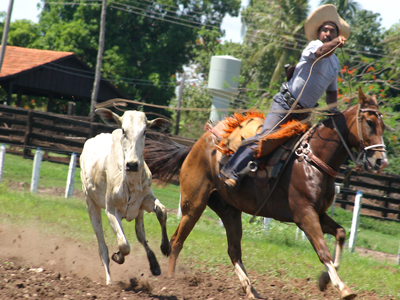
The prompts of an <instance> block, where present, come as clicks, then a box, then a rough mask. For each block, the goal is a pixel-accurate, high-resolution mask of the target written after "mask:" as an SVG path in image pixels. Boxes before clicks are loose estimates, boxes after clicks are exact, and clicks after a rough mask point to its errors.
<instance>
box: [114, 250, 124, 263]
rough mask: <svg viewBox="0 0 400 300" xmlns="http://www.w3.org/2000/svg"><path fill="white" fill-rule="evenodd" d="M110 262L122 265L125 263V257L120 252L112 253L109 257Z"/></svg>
mask: <svg viewBox="0 0 400 300" xmlns="http://www.w3.org/2000/svg"><path fill="white" fill-rule="evenodd" d="M111 258H112V260H113V261H115V262H116V263H117V264H120V265H122V264H123V263H124V262H125V257H124V256H122V255H121V252H118V253H114V254H113V255H112V256H111Z"/></svg>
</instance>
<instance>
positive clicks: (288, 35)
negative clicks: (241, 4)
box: [243, 0, 309, 87]
mask: <svg viewBox="0 0 400 300" xmlns="http://www.w3.org/2000/svg"><path fill="white" fill-rule="evenodd" d="M251 5H252V6H253V8H252V9H250V10H248V11H247V14H246V15H245V16H244V18H243V23H245V25H246V26H247V35H246V39H247V41H248V42H249V43H263V44H264V43H265V45H264V46H262V47H261V48H259V50H258V51H256V52H255V54H254V55H253V57H252V59H251V62H252V63H255V62H257V61H259V60H260V59H261V58H265V55H266V54H267V53H268V54H269V55H268V56H269V57H271V55H272V56H273V59H272V61H271V63H273V64H276V65H275V69H274V71H273V73H272V76H271V79H270V87H272V84H273V83H276V82H278V81H279V77H281V76H282V74H283V73H284V72H283V65H284V64H285V63H287V62H288V60H289V58H290V57H291V58H292V59H293V57H296V59H297V58H298V57H299V53H301V52H300V51H301V50H302V49H303V48H304V45H305V44H306V43H307V40H306V39H305V36H304V29H303V25H304V21H305V19H306V17H307V14H308V11H309V4H308V0H268V1H265V0H264V1H257V0H253V1H252V2H251Z"/></svg>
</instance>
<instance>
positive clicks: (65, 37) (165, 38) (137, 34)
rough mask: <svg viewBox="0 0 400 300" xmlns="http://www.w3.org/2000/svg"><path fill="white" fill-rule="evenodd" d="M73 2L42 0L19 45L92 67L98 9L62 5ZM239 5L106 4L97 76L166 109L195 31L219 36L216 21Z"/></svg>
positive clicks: (125, 0)
mask: <svg viewBox="0 0 400 300" xmlns="http://www.w3.org/2000/svg"><path fill="white" fill-rule="evenodd" d="M73 2H77V1H72V0H60V1H59V3H60V5H58V4H55V3H47V1H45V0H43V5H44V9H43V11H42V12H41V14H40V19H39V23H38V31H39V32H38V35H37V37H36V39H35V40H34V41H32V42H29V43H28V44H25V45H21V46H25V47H34V48H38V49H49V50H60V51H73V52H74V53H75V54H76V55H77V56H79V57H80V58H81V59H82V60H83V61H84V62H86V63H87V64H88V65H89V66H91V67H92V68H93V69H94V67H95V62H96V56H97V48H98V36H99V29H100V11H101V6H99V5H88V4H93V3H87V2H84V1H81V2H80V4H79V5H76V4H74V5H63V4H67V3H71V4H72V3H73ZM239 7H240V1H239V0H233V1H232V0H211V1H200V0H185V1H176V0H174V1H170V0H160V1H158V2H153V1H147V0H144V1H140V2H134V1H132V0H119V1H118V2H112V3H111V2H110V3H109V4H108V6H107V24H106V37H105V51H104V57H103V67H102V74H103V76H104V77H105V78H106V79H108V80H110V81H111V82H113V84H114V85H116V86H118V88H119V89H121V90H122V91H123V92H125V93H126V94H127V95H128V96H129V98H131V99H135V100H139V101H142V102H146V103H153V104H159V105H168V104H169V101H170V99H171V98H173V97H174V89H175V81H174V78H173V77H172V75H174V74H175V72H176V71H181V70H182V66H183V65H184V64H187V63H189V62H190V60H191V58H192V57H193V50H194V48H195V41H196V39H197V38H198V32H199V30H200V29H201V28H203V29H206V30H216V31H218V32H219V34H220V36H221V35H222V34H223V32H222V31H221V29H220V23H221V21H222V18H223V17H224V16H225V14H226V13H229V14H230V15H232V16H236V15H237V14H238V12H239ZM145 110H154V109H150V108H145ZM158 112H160V113H165V112H164V110H162V111H158Z"/></svg>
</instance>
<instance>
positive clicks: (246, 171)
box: [237, 160, 258, 179]
mask: <svg viewBox="0 0 400 300" xmlns="http://www.w3.org/2000/svg"><path fill="white" fill-rule="evenodd" d="M257 169H258V164H257V162H255V161H252V160H251V161H249V163H248V164H247V166H246V167H244V168H243V170H242V171H240V172H239V173H238V174H237V175H238V177H239V178H240V179H242V178H243V177H245V176H246V175H247V174H249V173H250V172H252V173H254V172H256V171H257Z"/></svg>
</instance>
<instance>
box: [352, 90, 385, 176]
mask: <svg viewBox="0 0 400 300" xmlns="http://www.w3.org/2000/svg"><path fill="white" fill-rule="evenodd" d="M358 98H359V102H360V107H359V111H358V113H359V114H360V116H359V124H358V125H357V126H358V131H359V133H358V135H359V138H360V145H361V147H362V149H360V150H362V151H361V152H360V156H363V157H359V159H361V160H362V162H363V167H364V169H365V170H366V171H368V172H371V173H381V172H382V170H383V169H384V168H386V167H387V166H388V165H389V163H388V159H387V155H386V149H385V148H386V147H385V143H384V141H383V132H384V130H385V124H384V122H383V119H382V114H381V113H380V112H379V109H378V102H377V100H376V97H375V96H370V97H367V96H366V95H365V94H364V93H363V92H362V90H361V87H360V88H359V90H358Z"/></svg>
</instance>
